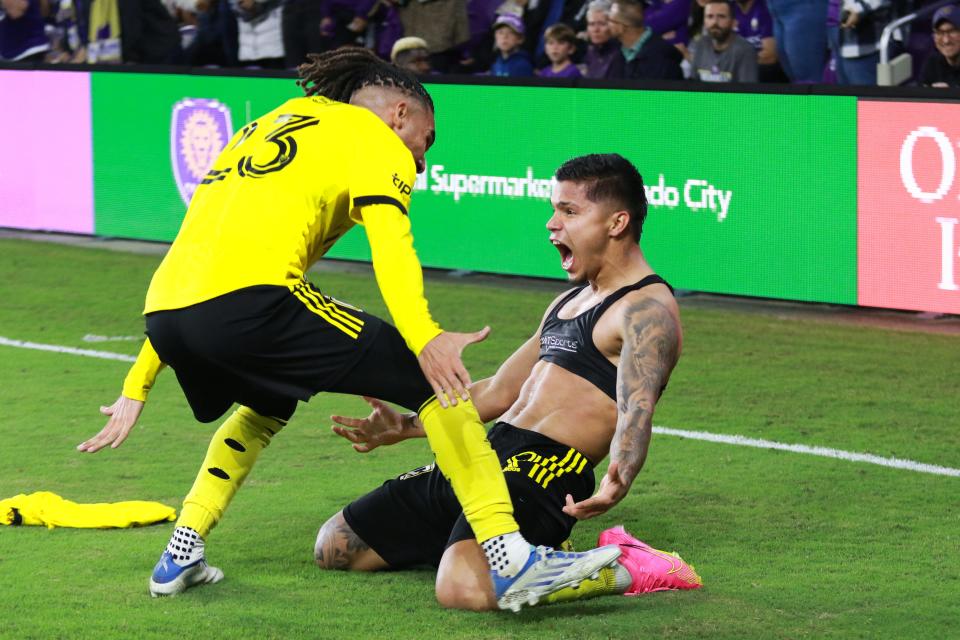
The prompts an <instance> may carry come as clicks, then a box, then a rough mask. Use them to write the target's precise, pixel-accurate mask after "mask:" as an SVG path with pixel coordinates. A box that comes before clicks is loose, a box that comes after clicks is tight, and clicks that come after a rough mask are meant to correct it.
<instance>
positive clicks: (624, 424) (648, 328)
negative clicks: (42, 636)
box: [610, 298, 680, 484]
mask: <svg viewBox="0 0 960 640" xmlns="http://www.w3.org/2000/svg"><path fill="white" fill-rule="evenodd" d="M679 349H680V325H679V322H678V321H677V318H676V317H675V316H674V315H673V313H671V312H670V310H669V309H668V308H667V307H666V306H664V305H663V304H662V303H660V302H658V301H657V300H654V299H651V298H644V299H642V300H638V301H637V302H635V303H633V304H631V305H630V306H629V307H628V308H627V311H626V314H625V316H624V325H623V348H622V350H621V352H620V367H619V368H618V370H617V414H618V415H617V431H616V433H615V434H614V437H613V442H612V443H611V446H610V460H611V461H612V462H617V463H618V465H619V472H620V477H621V479H622V480H623V481H624V482H625V483H626V484H629V483H632V482H633V479H634V478H635V477H636V475H637V473H639V471H640V468H641V467H643V463H644V461H645V460H646V458H647V448H648V447H649V445H650V435H651V432H652V429H653V407H654V405H656V403H657V400H658V399H659V398H660V393H661V391H662V390H663V388H664V387H665V386H666V384H667V380H668V379H669V378H670V372H671V371H672V370H673V367H674V365H676V363H677V358H678V357H679Z"/></svg>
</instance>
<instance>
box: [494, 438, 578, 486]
mask: <svg viewBox="0 0 960 640" xmlns="http://www.w3.org/2000/svg"><path fill="white" fill-rule="evenodd" d="M487 439H488V440H489V441H490V445H491V446H492V447H493V449H494V451H496V452H497V455H498V456H499V458H500V463H501V465H503V470H504V472H507V471H520V470H521V469H520V467H523V470H524V471H525V472H526V473H527V475H529V476H530V477H531V478H532V479H533V480H534V481H535V482H537V483H538V484H540V485H541V486H543V488H545V489H546V488H547V487H548V486H549V484H550V483H551V482H552V481H553V480H554V479H555V478H558V477H561V476H564V475H575V476H585V477H588V478H590V479H591V486H592V479H593V464H592V463H591V462H590V459H589V458H587V456H586V455H584V453H583V452H582V451H580V450H578V449H576V448H574V447H571V446H569V445H566V444H563V443H562V442H557V441H556V440H554V439H553V438H550V437H548V436H545V435H543V434H542V433H537V432H536V431H530V430H529V429H521V428H520V427H515V426H513V425H512V424H509V423H507V422H498V423H496V424H495V425H494V426H493V427H492V428H491V429H490V431H489V432H487Z"/></svg>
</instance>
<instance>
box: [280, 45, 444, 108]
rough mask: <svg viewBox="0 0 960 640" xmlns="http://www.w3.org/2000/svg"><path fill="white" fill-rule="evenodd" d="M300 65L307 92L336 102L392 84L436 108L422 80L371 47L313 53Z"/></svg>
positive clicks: (299, 69)
mask: <svg viewBox="0 0 960 640" xmlns="http://www.w3.org/2000/svg"><path fill="white" fill-rule="evenodd" d="M307 60H309V62H305V63H303V64H301V65H300V66H299V67H297V72H298V73H299V74H300V79H299V80H297V84H298V85H300V86H301V87H303V91H304V93H306V94H307V95H308V96H316V95H320V96H323V97H325V98H329V99H330V100H336V101H337V102H349V101H350V97H351V96H352V95H353V94H354V93H356V92H357V91H359V90H360V89H363V88H364V87H389V88H392V89H399V90H400V91H402V92H403V93H405V94H407V95H409V96H412V97H414V98H416V99H417V100H419V101H420V102H421V103H422V104H423V106H424V107H426V108H427V109H428V110H429V111H431V112H432V111H433V110H434V109H433V99H432V98H431V97H430V94H429V93H427V90H426V89H424V88H423V85H422V84H420V81H419V80H417V79H416V78H415V77H414V76H413V75H412V74H411V73H409V72H408V71H405V70H404V69H400V68H398V67H395V66H394V65H392V64H390V63H388V62H384V61H383V60H381V59H380V58H378V57H377V56H376V54H374V53H373V52H372V51H370V50H369V49H364V48H362V47H342V48H340V49H335V50H334V51H326V52H324V53H311V54H308V55H307Z"/></svg>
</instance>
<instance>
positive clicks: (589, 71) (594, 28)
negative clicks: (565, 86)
mask: <svg viewBox="0 0 960 640" xmlns="http://www.w3.org/2000/svg"><path fill="white" fill-rule="evenodd" d="M609 14H610V0H593V1H592V2H591V3H590V4H589V5H588V6H587V40H588V42H589V44H588V45H587V54H586V56H584V59H583V61H584V63H585V64H586V72H585V73H584V75H585V76H586V77H588V78H604V77H606V75H607V69H609V68H610V62H611V61H612V60H613V58H614V56H616V55H617V53H618V50H619V48H620V43H619V42H617V41H616V40H615V39H614V38H613V34H611V33H610V22H609Z"/></svg>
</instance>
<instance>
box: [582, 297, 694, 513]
mask: <svg viewBox="0 0 960 640" xmlns="http://www.w3.org/2000/svg"><path fill="white" fill-rule="evenodd" d="M674 309H675V307H674ZM674 309H671V308H669V307H668V306H667V305H666V304H664V302H662V301H660V300H657V299H656V298H654V297H652V296H644V297H642V298H638V299H637V300H635V301H630V302H629V303H628V305H627V308H626V310H625V313H624V318H623V323H622V325H621V328H622V331H623V347H622V349H621V351H620V366H619V367H618V368H617V430H616V432H615V433H614V436H613V441H612V442H611V444H610V466H609V467H608V468H607V473H606V475H604V477H603V479H602V480H601V481H600V489H599V490H598V491H597V493H596V495H594V496H593V497H591V498H588V499H587V500H584V501H582V502H578V503H574V502H573V499H572V498H571V497H570V496H567V505H566V506H565V507H564V509H563V510H564V512H566V513H567V514H568V515H571V516H574V517H575V518H577V519H580V520H584V519H586V518H592V517H594V516H598V515H600V514H602V513H605V512H607V511H608V510H609V509H610V508H612V507H613V506H614V505H616V504H617V503H618V502H620V501H621V500H622V499H623V497H624V496H625V495H627V492H628V491H630V485H631V484H633V479H634V478H636V477H637V473H639V472H640V469H641V467H643V463H644V461H645V460H646V458H647V448H648V447H649V445H650V435H651V433H652V430H653V408H654V405H656V403H657V400H658V399H659V398H660V392H661V391H662V390H663V388H664V387H665V386H666V384H667V380H668V379H669V378H670V372H671V371H673V367H674V365H676V364H677V358H678V357H679V355H680V341H681V333H680V322H679V320H678V318H677V315H676V313H675V311H674Z"/></svg>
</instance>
